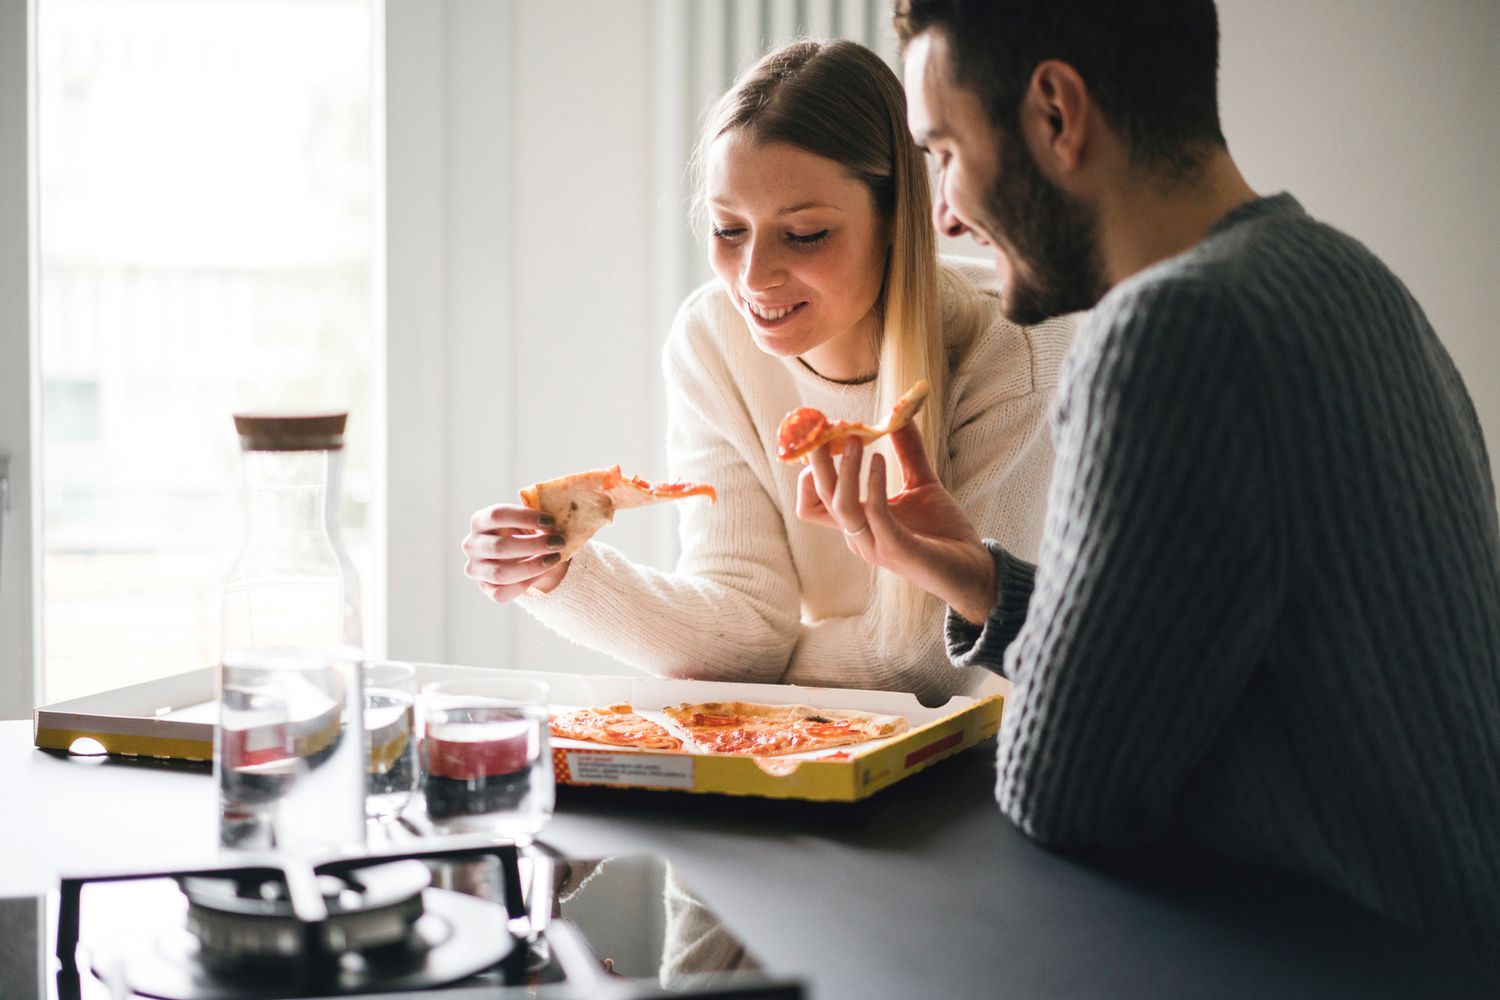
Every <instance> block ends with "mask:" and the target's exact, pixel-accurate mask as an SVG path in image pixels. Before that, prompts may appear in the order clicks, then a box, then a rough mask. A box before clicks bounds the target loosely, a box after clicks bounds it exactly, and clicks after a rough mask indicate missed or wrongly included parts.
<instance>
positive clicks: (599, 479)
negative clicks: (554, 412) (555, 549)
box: [521, 465, 719, 559]
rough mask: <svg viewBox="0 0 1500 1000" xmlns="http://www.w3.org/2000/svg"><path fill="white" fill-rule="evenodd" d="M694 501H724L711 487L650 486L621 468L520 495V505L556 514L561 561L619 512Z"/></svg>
mask: <svg viewBox="0 0 1500 1000" xmlns="http://www.w3.org/2000/svg"><path fill="white" fill-rule="evenodd" d="M692 496H706V497H708V499H709V502H710V503H716V502H717V501H718V498H719V495H718V493H717V491H715V490H714V488H713V487H712V486H704V485H701V484H698V483H651V482H647V481H646V480H644V479H642V478H641V477H640V476H627V475H625V474H624V473H622V472H621V471H620V467H619V466H618V465H617V466H615V467H614V468H612V469H593V470H590V471H588V472H575V473H573V474H572V475H570V476H561V477H559V478H557V479H549V480H547V481H546V482H542V483H535V484H533V485H531V486H528V487H526V488H525V489H523V490H522V491H521V503H523V504H525V505H526V506H527V507H530V508H531V509H532V510H539V511H542V512H544V513H547V514H551V515H552V517H553V518H554V519H555V520H556V522H557V527H556V528H555V529H554V530H556V531H557V533H558V534H560V535H562V536H563V538H564V543H563V547H562V557H563V558H564V559H571V558H573V554H574V553H575V552H577V551H578V550H579V549H581V548H582V547H583V545H584V543H585V542H587V541H588V540H589V539H590V538H593V537H594V534H595V533H596V532H597V531H598V530H599V529H600V528H602V527H604V526H605V525H606V524H609V523H610V522H611V521H613V520H614V519H615V511H617V510H624V509H626V508H629V507H643V506H645V505H646V504H649V503H659V502H661V501H663V500H681V499H683V498H684V497H692Z"/></svg>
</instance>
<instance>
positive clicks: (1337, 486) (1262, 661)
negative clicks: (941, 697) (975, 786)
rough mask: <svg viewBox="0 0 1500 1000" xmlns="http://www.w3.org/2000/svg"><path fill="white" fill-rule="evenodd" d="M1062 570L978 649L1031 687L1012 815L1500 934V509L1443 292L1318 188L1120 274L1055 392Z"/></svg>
mask: <svg viewBox="0 0 1500 1000" xmlns="http://www.w3.org/2000/svg"><path fill="white" fill-rule="evenodd" d="M1052 420H1053V426H1052V431H1053V437H1054V441H1055V444H1056V448H1057V463H1056V469H1055V473H1054V478H1053V483H1052V489H1051V493H1050V497H1049V510H1048V514H1047V522H1046V529H1045V534H1044V538H1043V542H1042V549H1041V556H1040V561H1039V563H1038V565H1037V566H1035V567H1033V566H1031V565H1029V564H1027V563H1025V562H1023V561H1021V560H1019V559H1017V558H1015V557H1013V556H1011V555H1009V554H1008V553H1006V552H1005V551H1003V550H1002V549H1000V548H999V546H996V545H991V546H990V548H991V551H992V552H993V553H994V555H995V558H996V564H997V569H998V571H999V594H998V597H997V600H996V603H995V607H994V609H993V611H992V612H991V617H990V618H989V620H988V621H987V622H986V623H985V624H984V627H983V629H976V628H973V627H972V626H969V625H968V624H967V623H965V622H963V621H962V619H959V618H958V617H957V616H956V615H953V614H951V613H950V615H949V618H948V645H949V653H950V656H951V658H952V659H953V661H954V663H955V664H958V665H962V666H969V665H976V664H977V665H981V666H986V667H989V668H991V669H994V670H999V671H1000V672H1002V673H1004V674H1005V675H1006V676H1008V677H1010V678H1011V679H1012V681H1014V683H1015V688H1014V694H1013V698H1012V700H1011V702H1010V703H1009V704H1008V705H1007V706H1006V712H1005V717H1004V721H1003V723H1002V726H1001V731H1000V744H999V782H998V787H997V790H996V794H997V797H998V799H999V801H1000V805H1001V808H1002V809H1003V810H1004V811H1005V812H1006V813H1007V814H1008V815H1009V816H1010V817H1011V819H1013V820H1014V821H1015V822H1016V823H1017V825H1019V826H1020V828H1021V829H1022V830H1024V831H1025V832H1026V833H1027V834H1028V835H1030V836H1032V837H1034V838H1036V839H1037V840H1040V841H1042V842H1044V843H1048V844H1054V845H1058V846H1107V847H1127V846H1130V845H1134V844H1140V843H1144V842H1148V841H1156V840H1163V839H1167V840H1179V841H1187V842H1190V843H1193V844H1196V845H1199V846H1201V847H1204V848H1207V849H1209V850H1212V851H1217V852H1220V853H1224V854H1228V855H1231V856H1234V857H1238V858H1241V859H1244V860H1248V861H1251V862H1255V863H1265V864H1271V865H1275V866H1278V867H1283V868H1289V869H1292V870H1295V871H1298V872H1302V873H1304V874H1307V875H1310V876H1312V877H1314V878H1316V879H1318V880H1320V881H1322V882H1324V883H1326V884H1329V885H1331V886H1334V887H1335V888H1337V889H1340V890H1342V891H1343V892H1345V893H1347V894H1349V895H1350V896H1353V897H1354V898H1356V899H1358V900H1360V901H1362V902H1364V903H1365V904H1366V905H1368V906H1370V907H1373V908H1374V909H1376V910H1379V911H1381V912H1384V913H1387V914H1389V915H1391V916H1393V917H1395V918H1397V919H1399V920H1401V921H1404V922H1406V923H1408V924H1411V925H1414V926H1418V927H1423V928H1427V929H1428V930H1430V931H1432V932H1433V933H1435V934H1437V935H1440V936H1442V937H1444V938H1446V939H1448V940H1449V941H1451V942H1452V943H1454V944H1456V945H1459V946H1460V947H1463V948H1465V949H1466V950H1477V951H1482V952H1488V953H1490V954H1491V955H1493V954H1496V953H1497V952H1500V528H1497V522H1496V513H1495V496H1494V487H1493V485H1492V481H1491V478H1490V467H1489V460H1488V458H1487V456H1486V453H1485V447H1484V441H1483V438H1482V436H1481V433H1480V427H1479V422H1478V420H1477V418H1476V416H1475V413H1474V409H1473V406H1472V404H1471V403H1470V400H1469V397H1468V394H1467V393H1466V391H1465V389H1464V385H1463V382H1462V380H1461V379H1460V377H1459V374H1458V372H1457V371H1456V370H1455V368H1454V366H1453V362H1452V361H1451V359H1450V358H1449V356H1448V354H1447V352H1446V351H1445V350H1444V349H1443V346H1442V345H1441V344H1440V343H1439V342H1438V339H1437V337H1436V335H1435V334H1434V333H1433V330H1432V328H1431V326H1430V325H1429V324H1428V322H1427V319H1426V317H1425V316H1424V315H1423V313H1422V310H1421V308H1420V307H1419V306H1418V305H1417V303H1416V302H1415V301H1414V300H1413V299H1412V297H1411V295H1410V294H1409V293H1408V292H1407V290H1406V288H1405V287H1404V286H1403V285H1402V284H1401V283H1400V281H1398V280H1397V279H1396V278H1395V277H1394V276H1393V275H1392V274H1391V273H1390V271H1388V270H1387V269H1386V268H1385V266H1384V265H1382V264H1381V263H1380V261H1379V260H1377V259H1376V258H1375V257H1374V256H1373V255H1372V254H1371V253H1370V252H1369V250H1367V249H1366V248H1365V247H1363V246H1362V245H1361V244H1359V243H1358V242H1356V241H1355V240H1353V239H1351V238H1349V237H1347V236H1345V235H1343V234H1341V233H1339V232H1337V231H1335V230H1333V229H1331V228H1329V227H1327V226H1325V225H1322V224H1321V223H1318V222H1316V221H1314V220H1313V219H1311V218H1310V217H1308V215H1307V214H1306V213H1305V212H1304V211H1303V210H1302V208H1301V206H1300V205H1298V204H1297V202H1296V201H1295V200H1294V199H1293V198H1292V197H1291V196H1289V195H1278V196H1276V197H1271V198H1264V199H1259V200H1257V201H1253V202H1250V203H1248V204H1246V205H1243V206H1241V207H1239V208H1237V209H1235V210H1234V211H1233V212H1231V213H1230V214H1229V215H1228V216H1226V217H1225V218H1224V219H1223V220H1222V221H1221V222H1220V223H1219V224H1218V225H1217V226H1216V227H1215V228H1214V230H1213V231H1212V232H1211V233H1210V234H1209V236H1208V237H1207V238H1206V239H1204V240H1203V241H1202V242H1201V243H1199V244H1198V245H1197V246H1195V247H1193V248H1192V249H1191V250H1189V251H1188V252H1186V253H1184V254H1182V255H1180V256H1177V257H1174V258H1172V259H1170V260H1167V261H1164V262H1162V263H1160V264H1158V265H1156V266H1155V267H1152V268H1150V269H1149V270H1147V271H1144V272H1142V273H1141V274H1138V275H1135V276H1134V277H1132V278H1131V279H1130V280H1128V281H1126V282H1123V283H1122V284H1121V285H1119V286H1118V287H1116V288H1115V289H1113V290H1112V291H1111V292H1110V293H1109V294H1108V295H1107V296H1106V297H1105V298H1104V299H1103V300H1102V301H1101V302H1100V304H1099V305H1098V307H1097V308H1096V309H1095V311H1094V312H1093V314H1092V315H1091V317H1090V318H1089V320H1088V321H1087V322H1086V323H1085V324H1084V325H1083V326H1082V327H1081V328H1080V330H1079V332H1078V335H1077V339H1076V340H1075V342H1074V345H1073V349H1072V353H1071V354H1070V355H1069V358H1068V361H1067V364H1066V366H1065V369H1064V373H1063V380H1062V383H1061V386H1060V388H1059V390H1058V398H1057V400H1056V402H1055V404H1054V409H1053V414H1052Z"/></svg>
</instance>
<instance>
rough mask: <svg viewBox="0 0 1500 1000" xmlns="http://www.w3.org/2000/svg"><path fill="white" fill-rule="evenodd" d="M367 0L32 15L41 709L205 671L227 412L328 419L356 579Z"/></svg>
mask: <svg viewBox="0 0 1500 1000" xmlns="http://www.w3.org/2000/svg"><path fill="white" fill-rule="evenodd" d="M374 16H375V15H374V11H373V8H372V5H371V3H370V2H369V0H39V4H38V25H37V28H38V34H37V50H36V51H37V76H38V118H37V122H38V124H37V141H38V144H39V148H38V177H39V214H38V229H39V237H40V251H39V263H40V266H39V271H40V282H39V286H40V299H39V317H40V338H39V341H40V368H41V380H42V399H43V423H42V431H41V434H42V438H41V440H42V460H41V463H40V464H41V469H42V475H43V477H44V478H43V486H42V489H43V508H44V510H43V522H42V538H43V554H42V632H43V635H42V643H43V663H44V685H45V687H44V695H43V697H44V698H45V699H46V700H48V701H55V700H59V699H62V698H67V697H71V696H74V695H78V694H83V693H87V692H90V691H94V690H101V689H104V688H110V687H117V686H120V685H123V684H128V683H133V682H136V681H141V680H146V679H149V678H153V677H158V676H163V675H166V674H171V673H177V672H181V671H185V670H192V669H196V668H199V667H203V666H207V665H209V664H211V663H213V662H214V660H215V658H216V657H217V655H218V643H219V614H220V610H219V600H220V588H221V585H222V582H223V579H224V577H225V574H226V573H227V571H228V569H229V566H230V563H231V562H232V561H233V558H234V554H235V551H236V549H237V548H238V543H239V540H240V538H241V536H242V532H243V525H242V514H241V511H240V506H239V455H238V450H237V442H236V440H235V437H234V432H233V426H232V424H231V421H230V414H231V412H233V411H234V410H235V409H256V408H259V409H264V408H308V409H313V408H319V409H327V408H340V409H343V408H347V409H348V410H349V412H350V423H349V433H348V436H347V438H346V451H345V468H344V473H343V490H342V494H343V510H342V524H343V537H344V543H345V546H346V548H347V549H348V550H349V552H350V555H351V557H352V558H353V560H354V562H355V565H356V567H357V569H358V570H359V571H360V573H361V575H362V576H363V578H364V579H365V580H366V581H367V583H366V586H367V587H368V585H369V583H368V581H369V568H370V566H371V565H372V558H371V544H372V543H371V539H370V534H369V532H368V530H367V518H366V511H367V507H368V501H369V499H370V496H371V490H372V484H371V481H370V468H371V455H370V450H371V444H370V443H371V440H372V427H371V419H370V418H371V414H372V413H373V412H374V409H373V407H372V402H373V401H372V398H371V378H370V372H371V367H372V358H373V355H374V351H375V344H376V342H377V341H376V337H375V333H374V330H373V324H374V321H373V319H372V317H373V316H374V315H375V313H374V310H373V309H372V300H373V293H374V290H373V289H372V286H371V281H372V275H373V274H374V273H375V271H374V266H373V254H372V247H373V246H374V242H375V233H374V224H375V223H374V220H375V218H377V216H376V213H375V212H374V211H373V209H374V206H375V197H376V191H375V185H376V180H375V178H376V176H377V173H376V171H375V170H374V169H373V159H372V148H371V138H370V136H371V128H370V123H371V120H372V113H373V112H374V111H375V108H374V107H373V106H372V102H375V101H377V100H378V99H379V98H378V94H377V90H376V88H375V86H374V85H373V82H372V81H373V79H374V73H373V72H372V56H373V46H372V38H373V34H374V24H373V22H374Z"/></svg>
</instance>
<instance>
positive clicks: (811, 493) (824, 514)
mask: <svg viewBox="0 0 1500 1000" xmlns="http://www.w3.org/2000/svg"><path fill="white" fill-rule="evenodd" d="M797 517H798V518H799V519H801V520H803V521H807V522H809V523H811V524H821V525H824V526H825V527H830V528H831V527H835V525H834V523H833V515H831V514H829V513H828V508H827V506H825V505H824V503H823V498H822V497H820V496H819V495H818V483H817V479H816V478H815V477H814V469H813V465H812V463H810V462H809V463H808V465H807V467H806V468H804V469H803V470H802V471H801V472H799V473H797Z"/></svg>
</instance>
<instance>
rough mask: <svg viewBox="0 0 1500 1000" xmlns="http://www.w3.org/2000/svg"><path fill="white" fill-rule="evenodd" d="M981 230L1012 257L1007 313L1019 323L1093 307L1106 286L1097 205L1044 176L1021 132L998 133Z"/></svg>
mask: <svg viewBox="0 0 1500 1000" xmlns="http://www.w3.org/2000/svg"><path fill="white" fill-rule="evenodd" d="M984 207H985V214H986V215H988V216H989V218H988V219H987V220H986V228H987V229H988V230H989V235H990V236H991V237H992V238H993V239H998V240H999V241H1000V244H999V246H998V249H1001V250H1002V251H1003V252H1004V253H1005V254H1006V256H1007V257H1008V258H1009V259H1010V282H1009V287H1008V288H1007V289H1005V291H1004V293H1003V297H1002V301H1003V302H1004V304H1005V315H1006V317H1007V318H1008V319H1010V320H1012V321H1013V322H1016V323H1020V324H1021V325H1023V326H1029V325H1032V324H1035V323H1040V322H1042V321H1043V320H1045V319H1050V318H1051V317H1053V316H1061V315H1064V314H1065V313H1070V312H1077V311H1079V310H1081V309H1089V308H1092V307H1093V305H1094V303H1096V302H1098V301H1099V299H1100V298H1102V297H1103V296H1104V293H1105V292H1106V291H1108V288H1109V286H1108V285H1107V284H1106V283H1105V280H1104V266H1103V262H1102V260H1101V259H1100V254H1099V241H1098V219H1097V216H1096V215H1095V213H1094V210H1093V209H1092V208H1090V207H1089V206H1088V205H1085V204H1084V203H1083V202H1081V201H1078V200H1077V199H1076V198H1073V197H1072V196H1071V195H1069V194H1067V193H1066V192H1064V191H1062V190H1061V189H1059V188H1058V187H1056V186H1055V185H1054V184H1053V183H1052V182H1051V181H1049V180H1047V178H1046V177H1044V176H1043V175H1042V172H1041V170H1040V169H1039V168H1038V167H1037V165H1036V162H1035V161H1034V160H1032V158H1031V154H1030V152H1029V151H1028V150H1027V149H1026V144H1025V142H1024V141H1023V140H1022V138H1021V137H1020V136H1002V139H1001V144H1000V164H999V171H998V175H997V176H996V178H995V180H994V183H993V184H991V185H990V190H989V195H988V197H987V198H986V204H985V206H984Z"/></svg>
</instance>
